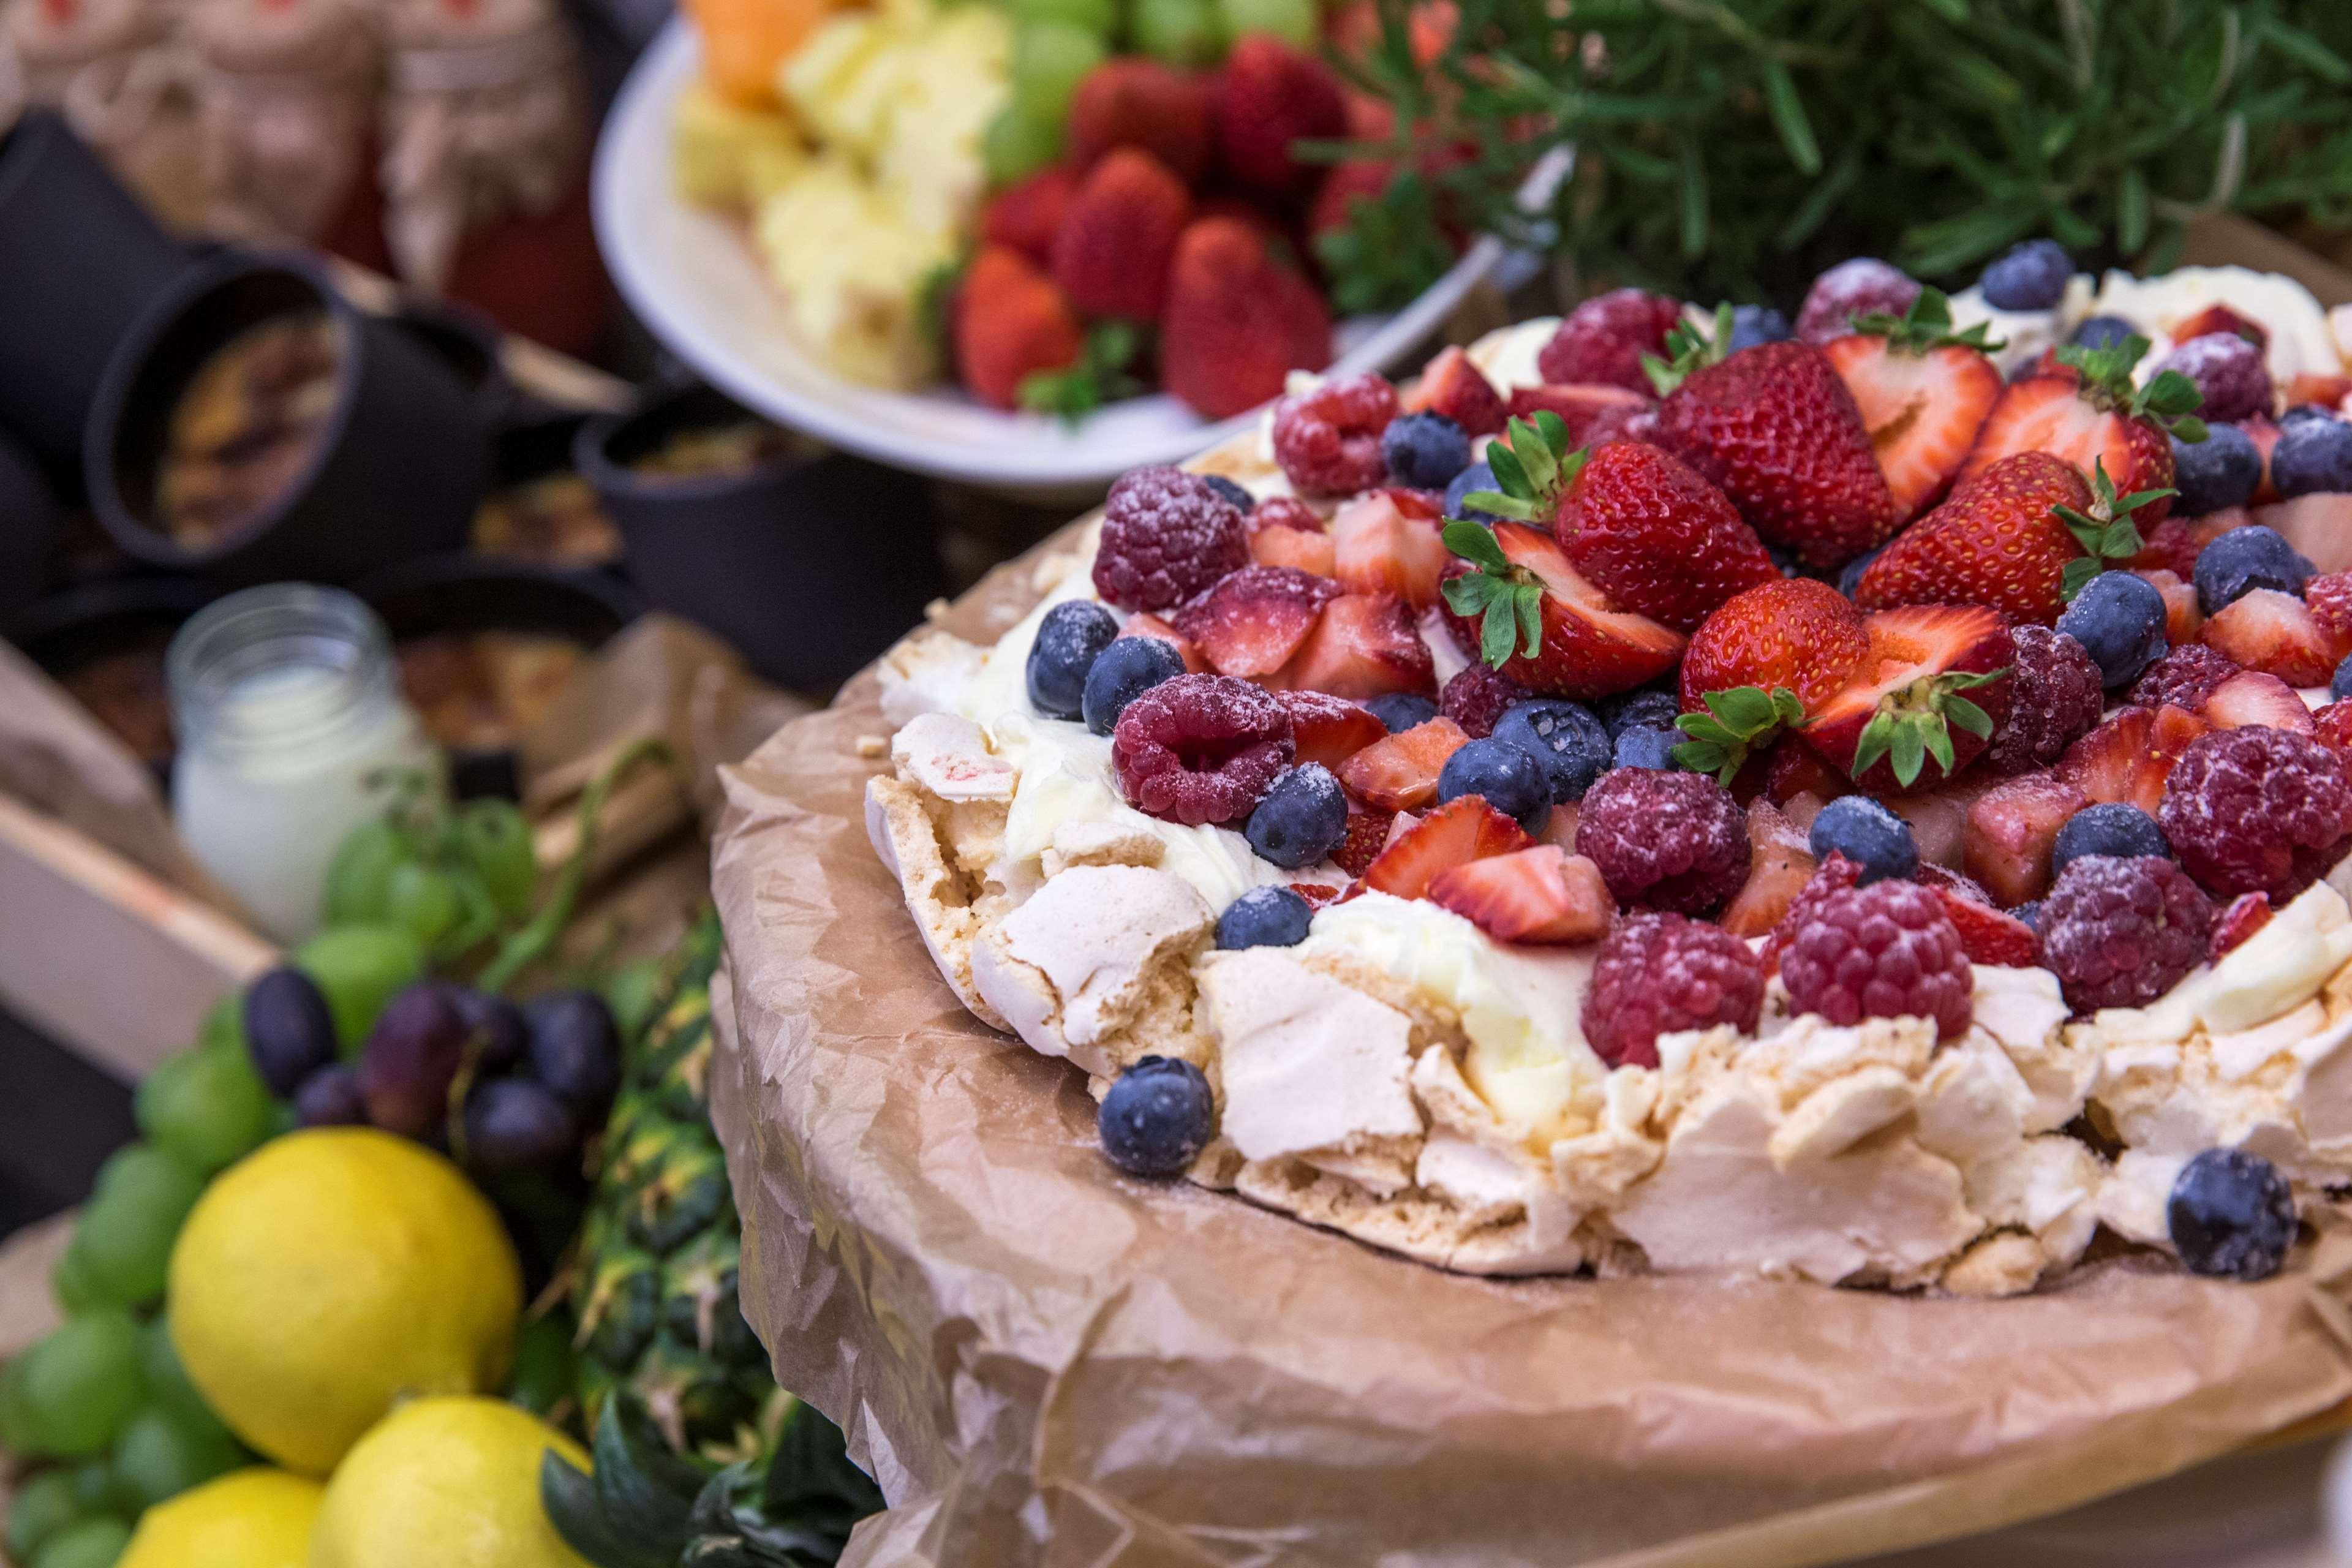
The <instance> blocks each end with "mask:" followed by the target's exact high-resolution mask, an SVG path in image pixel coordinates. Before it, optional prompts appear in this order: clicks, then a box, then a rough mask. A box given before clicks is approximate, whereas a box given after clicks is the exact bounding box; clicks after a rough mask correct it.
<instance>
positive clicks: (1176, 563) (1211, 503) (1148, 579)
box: [1095, 467, 1250, 610]
mask: <svg viewBox="0 0 2352 1568" xmlns="http://www.w3.org/2000/svg"><path fill="white" fill-rule="evenodd" d="M1249 560H1250V552H1249V530H1248V528H1247V527H1246V526H1244V523H1243V521H1242V514H1241V510H1240V509H1239V508H1238V507H1236V506H1234V504H1233V502H1231V501H1229V500H1225V498H1224V497H1223V496H1221V495H1219V494H1218V493H1217V492H1216V491H1215V490H1213V489H1211V488H1210V487H1209V481H1208V480H1206V479H1202V478H1201V476H1200V475H1198V474H1188V473H1186V472H1184V470H1183V469H1181V468H1165V467H1154V468H1133V469H1129V471H1128V472H1127V473H1124V474H1122V475H1120V476H1119V480H1118V483H1117V484H1115V485H1113V486H1111V488H1110V500H1108V502H1106V503H1105V504H1104V506H1103V525H1102V543H1101V546H1100V547H1099V548H1098V549H1097V551H1096V552H1095V591H1096V592H1097V593H1098V594H1100V595H1102V596H1103V597H1104V598H1106V599H1108V600H1109V601H1110V602H1111V603H1112V604H1114V605H1118V607H1119V608H1121V609H1123V610H1164V609H1166V608H1168V607H1169V606H1170V605H1181V604H1182V603H1183V602H1184V601H1185V600H1187V599H1189V598H1191V597H1192V595H1195V594H1198V593H1200V592H1202V590H1203V589H1205V588H1207V587H1209V586H1210V585H1211V584H1213V583H1215V582H1216V581H1217V579H1218V578H1220V577H1223V575H1224V574H1226V573H1228V572H1238V571H1240V570H1241V569H1242V568H1243V567H1244V566H1246V565H1248V564H1249Z"/></svg>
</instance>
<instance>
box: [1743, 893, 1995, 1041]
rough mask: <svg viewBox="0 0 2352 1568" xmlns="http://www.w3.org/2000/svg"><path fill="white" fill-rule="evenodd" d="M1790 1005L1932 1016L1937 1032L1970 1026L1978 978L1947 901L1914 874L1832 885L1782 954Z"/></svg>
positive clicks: (1850, 1019) (1854, 1014)
mask: <svg viewBox="0 0 2352 1568" xmlns="http://www.w3.org/2000/svg"><path fill="white" fill-rule="evenodd" d="M1780 981H1781V984H1785V985H1786V986H1788V988H1789V1005H1790V1006H1791V1007H1793V1008H1795V1009H1796V1010H1797V1011H1798V1012H1800V1013H1818V1014H1820V1015H1821V1016H1822V1017H1824V1018H1827V1019H1828V1020H1829V1021H1830V1022H1831V1023H1832V1024H1858V1023H1860V1022H1861V1021H1862V1020H1863V1019H1864V1018H1933V1019H1934V1020H1935V1021H1936V1034H1937V1038H1939V1039H1946V1040H1948V1039H1950V1038H1952V1037H1954V1036H1956V1035H1958V1034H1959V1033H1960V1032H1961V1031H1962V1030H1964V1029H1966V1028H1967V1027H1968V1026H1969V1017H1970V1016H1971V1015H1972V1013H1973V1011H1974V1005H1973V1004H1972V1003H1971V1002H1970V1000H1969V997H1970V994H1971V993H1972V992H1973V990H1974V988H1975V982H1974V980H1973V979H1972V978H1971V976H1970V973H1969V955H1968V952H1967V951H1966V950H1965V949H1964V948H1963V947H1962V946H1961V944H1960V933H1959V930H1958V927H1956V926H1954V925H1953V924H1952V921H1951V917H1950V916H1948V915H1947V914H1946V913H1945V912H1944V901H1943V900H1941V899H1939V898H1937V896H1936V895H1935V894H1934V893H1932V892H1930V891H1929V890H1928V889H1926V888H1922V887H1920V886H1918V885H1917V884H1916V883H1912V882H1873V883H1871V884H1870V886H1868V887H1866V888H1849V889H1846V890H1845V891H1843V892H1840V893H1832V894H1831V895H1830V896H1829V897H1828V898H1826V899H1823V900H1822V901H1821V903H1820V904H1819V905H1817V906H1816V907H1815V908H1814V910H1813V912H1812V914H1811V917H1810V918H1809V919H1807V920H1806V921H1805V922H1804V924H1803V925H1801V926H1800V927H1798V929H1797V939H1796V940H1795V941H1794V942H1790V944H1789V951H1788V952H1784V953H1782V954H1781V955H1780Z"/></svg>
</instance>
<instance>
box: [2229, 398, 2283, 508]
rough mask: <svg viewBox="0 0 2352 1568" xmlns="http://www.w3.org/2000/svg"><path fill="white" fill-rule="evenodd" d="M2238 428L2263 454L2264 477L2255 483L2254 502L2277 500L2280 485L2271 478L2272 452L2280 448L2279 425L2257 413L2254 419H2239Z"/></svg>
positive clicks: (2258, 504) (2263, 502)
mask: <svg viewBox="0 0 2352 1568" xmlns="http://www.w3.org/2000/svg"><path fill="white" fill-rule="evenodd" d="M2238 428H2239V429H2241V430H2243V431H2244V432H2245V433H2246V439H2247V440H2249V441H2252V443H2253V444H2254V450H2255V451H2257V452H2259V453H2261V454H2262V458H2263V477H2262V479H2260V480H2259V481H2257V482H2256V483H2255V485H2254V498H2253V500H2254V504H2255V505H2256V506H2262V505H2263V504H2265V503H2267V502H2270V501H2275V500H2278V499H2279V493H2278V486H2277V485H2276V484H2274V483H2273V482H2272V480H2271V454H2272V453H2273V452H2274V451H2276V450H2277V449H2278V438H2279V427H2278V426H2277V425H2276V424H2275V423H2273V421H2271V420H2268V419H2265V418H2263V417H2262V416H2260V415H2256V416H2254V417H2253V418H2252V419H2241V420H2239V421H2238Z"/></svg>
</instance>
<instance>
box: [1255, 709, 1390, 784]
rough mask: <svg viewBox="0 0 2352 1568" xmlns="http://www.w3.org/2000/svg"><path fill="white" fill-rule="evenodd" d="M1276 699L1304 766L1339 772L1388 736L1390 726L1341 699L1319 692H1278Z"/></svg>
mask: <svg viewBox="0 0 2352 1568" xmlns="http://www.w3.org/2000/svg"><path fill="white" fill-rule="evenodd" d="M1275 698H1276V700H1278V701H1279V702H1280V703H1281V704H1282V706H1283V709H1284V710H1285V711H1286V712H1287V713H1288V714H1289V715H1290V730H1291V734H1292V735H1293V736H1294V737H1295V738H1296V739H1297V744H1298V760H1299V761H1300V762H1302V763H1322V764H1323V765H1324V766H1325V767H1327V768H1329V769H1331V770H1332V771H1334V772H1335V773H1336V772H1337V771H1338V770H1339V764H1340V763H1344V762H1346V761H1347V760H1348V759H1349V757H1352V756H1354V755H1355V754H1356V753H1357V752H1360V751H1362V750H1363V749H1364V748H1365V747H1366V746H1369V745H1371V744H1372V743H1373V742H1377V741H1381V740H1385V739H1386V738H1387V736H1388V732H1389V731H1388V726H1387V725H1385V724H1383V723H1381V721H1380V720H1379V719H1378V718H1377V717H1375V716H1374V715H1373V714H1371V713H1370V712H1367V711H1366V710H1364V709H1362V708H1360V707H1359V706H1358V705H1357V704H1355V703H1353V702H1349V701H1347V700H1344V699H1342V698H1338V697H1332V696H1329V695H1328V694H1326V693H1324V692H1320V691H1277V692H1276V693H1275Z"/></svg>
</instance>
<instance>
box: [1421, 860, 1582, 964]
mask: <svg viewBox="0 0 2352 1568" xmlns="http://www.w3.org/2000/svg"><path fill="white" fill-rule="evenodd" d="M1426 897H1427V898H1428V900H1429V901H1430V902H1431V903H1433V904H1435V905H1437V906H1439V907H1440V908H1441V909H1447V910H1453V911H1454V913H1455V914H1457V915H1460V916H1461V917H1462V918H1463V919H1464V920H1466V921H1469V922H1470V923H1471V924H1473V925H1475V926H1476V927H1477V928H1478V929H1479V930H1480V931H1485V932H1486V934H1487V935H1488V936H1490V937H1493V938H1494V939H1495V940H1496V942H1528V943H1531V944H1537V945H1543V946H1565V945H1569V944H1572V943H1576V942H1599V941H1600V940H1601V938H1602V937H1604V936H1606V935H1608V934H1609V922H1610V921H1611V919H1612V918H1613V917H1614V916H1615V915H1616V913H1617V905H1616V902H1615V900H1612V899H1611V898H1610V896H1609V885H1608V884H1607V883H1606V882H1604V881H1602V880H1601V870H1600V868H1599V867H1597V866H1595V865H1593V863H1592V862H1591V861H1590V860H1587V859H1586V858H1584V857H1583V856H1581V855H1570V853H1568V851H1566V850H1565V849H1562V848H1561V847H1559V845H1557V844H1538V845H1536V846H1534V847H1531V848H1527V849H1518V850H1514V851H1513V852H1511V853H1510V854H1508V855H1493V856H1488V857H1487V858H1485V859H1481V860H1473V861H1471V862H1469V863H1468V864H1467V865H1464V866H1455V867H1453V868H1450V869H1448V870H1444V871H1441V872H1439V873H1438V874H1437V875H1436V876H1435V877H1433V878H1432V879H1430V884H1429V891H1428V893H1427V894H1426Z"/></svg>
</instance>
